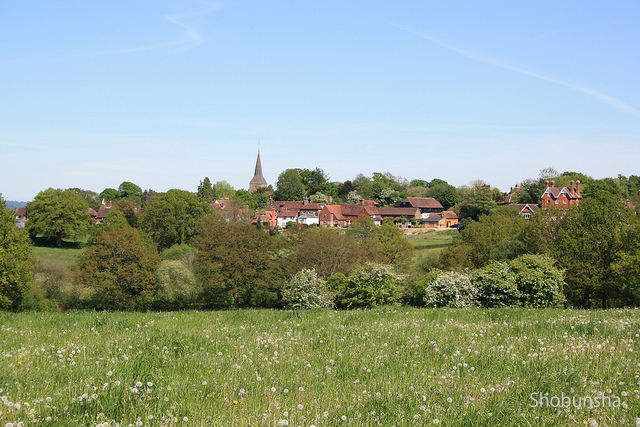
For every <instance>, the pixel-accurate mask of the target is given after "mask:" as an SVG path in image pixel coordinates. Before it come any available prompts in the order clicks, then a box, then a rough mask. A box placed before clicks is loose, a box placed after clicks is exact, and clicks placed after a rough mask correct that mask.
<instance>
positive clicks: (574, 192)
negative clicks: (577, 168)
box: [542, 180, 582, 209]
mask: <svg viewBox="0 0 640 427" xmlns="http://www.w3.org/2000/svg"><path fill="white" fill-rule="evenodd" d="M544 184H545V190H544V193H542V209H547V207H549V205H555V206H556V207H558V208H560V209H566V208H569V207H571V206H573V205H579V204H580V200H582V195H581V194H580V181H574V180H571V183H570V184H569V187H568V188H567V187H562V188H560V187H556V186H555V181H553V180H552V181H551V182H549V180H547V181H545V182H544Z"/></svg>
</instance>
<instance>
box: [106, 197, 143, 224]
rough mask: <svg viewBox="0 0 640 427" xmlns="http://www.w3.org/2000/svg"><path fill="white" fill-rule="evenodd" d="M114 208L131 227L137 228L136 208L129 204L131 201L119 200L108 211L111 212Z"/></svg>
mask: <svg viewBox="0 0 640 427" xmlns="http://www.w3.org/2000/svg"><path fill="white" fill-rule="evenodd" d="M138 206H140V205H138ZM114 207H115V208H117V209H118V210H119V211H120V212H122V214H123V215H124V217H125V218H126V219H127V222H128V223H129V225H130V226H131V227H134V228H135V227H137V226H138V213H137V212H136V206H135V205H134V204H133V202H131V200H129V199H120V200H118V201H117V202H114V203H113V206H112V208H111V209H110V211H111V210H113V208H114Z"/></svg>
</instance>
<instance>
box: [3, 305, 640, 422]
mask: <svg viewBox="0 0 640 427" xmlns="http://www.w3.org/2000/svg"><path fill="white" fill-rule="evenodd" d="M639 341H640V310H637V309H636V310H631V309H629V310H609V311H574V310H552V309H548V310H537V311H536V310H526V309H503V310H481V309H474V310H453V309H416V308H406V307H385V308H381V309H376V310H371V311H341V312H336V311H329V310H313V311H305V312H287V311H274V310H242V311H226V312H194V311H187V312H175V313H172V312H169V313H104V312H101V313H98V312H76V311H72V312H67V313H17V314H16V313H5V312H0V363H1V364H2V365H1V366H2V369H1V370H0V425H5V423H9V422H11V423H17V422H18V421H24V422H25V425H28V424H30V423H32V424H36V423H38V425H55V426H61V425H62V426H66V425H110V426H114V425H116V423H119V424H120V425H129V424H133V425H135V423H136V422H137V421H138V422H139V424H140V423H142V425H153V426H160V425H198V426H201V425H246V426H248V425H254V426H255V425H301V426H310V425H317V426H334V425H347V424H350V425H383V426H390V425H399V426H405V425H406V426H413V425H415V426H421V425H434V424H435V423H438V424H440V425H456V426H467V425H486V426H493V425H501V426H502V425H513V426H515V425H523V426H529V425H540V426H542V425H596V424H595V423H597V424H598V425H601V426H602V425H630V426H635V425H637V423H638V422H640V420H638V418H637V417H639V416H640V415H639V414H640V392H639V391H638V389H640V385H639V383H640V357H639V356H638V351H640V348H639V347H640V346H639V345H638V342H639ZM539 393H543V395H544V394H546V393H548V395H547V397H548V398H549V399H551V398H552V397H554V396H558V397H561V396H562V395H563V394H564V395H565V396H571V397H576V398H581V397H587V396H588V397H593V396H596V395H597V394H598V393H604V394H605V396H607V397H608V398H609V399H613V398H616V397H617V398H619V399H620V406H615V402H616V401H615V400H614V399H613V400H612V402H613V404H611V405H604V406H600V407H597V408H592V409H586V408H576V407H568V408H553V407H550V406H542V407H540V406H538V407H532V406H531V405H532V404H533V402H534V401H533V400H532V398H531V396H532V395H533V396H535V397H536V398H537V396H539ZM16 404H18V405H19V406H18V405H16ZM612 405H613V406H612ZM185 420H186V421H185ZM284 421H286V423H285V422H284ZM14 425H15V424H14Z"/></svg>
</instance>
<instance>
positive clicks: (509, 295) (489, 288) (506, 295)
mask: <svg viewBox="0 0 640 427" xmlns="http://www.w3.org/2000/svg"><path fill="white" fill-rule="evenodd" d="M471 282H472V283H473V284H474V285H475V286H476V287H477V288H478V291H479V298H478V300H479V302H480V304H481V305H482V306H483V307H487V308H498V307H512V306H519V305H521V299H522V297H523V295H522V293H521V292H520V290H519V289H518V282H517V281H516V276H515V274H514V271H513V270H512V269H511V267H510V265H509V263H507V262H492V263H490V264H488V265H486V266H485V267H483V268H481V269H479V270H476V271H474V272H473V274H472V277H471Z"/></svg>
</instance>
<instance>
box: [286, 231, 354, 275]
mask: <svg viewBox="0 0 640 427" xmlns="http://www.w3.org/2000/svg"><path fill="white" fill-rule="evenodd" d="M299 239H300V241H299V242H298V243H297V244H296V245H295V247H294V253H293V255H292V256H291V258H290V262H291V269H292V272H293V273H295V272H297V271H300V270H302V269H304V268H313V269H315V271H316V272H317V273H318V274H319V275H320V276H321V277H322V278H325V279H326V278H328V277H330V276H332V275H334V274H335V273H338V272H341V273H348V272H349V271H351V270H352V269H353V268H354V267H355V266H356V265H357V264H359V263H360V262H362V261H364V260H365V259H366V257H365V253H364V252H363V250H362V247H361V246H360V245H358V244H357V243H356V241H355V240H354V239H353V237H352V236H350V235H340V234H338V233H337V232H336V231H334V230H332V229H329V228H323V227H319V228H309V229H307V230H304V231H303V232H301V233H300V236H299Z"/></svg>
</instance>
